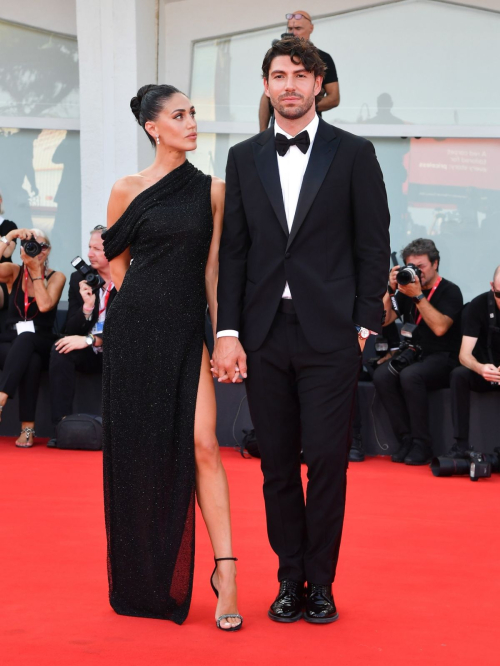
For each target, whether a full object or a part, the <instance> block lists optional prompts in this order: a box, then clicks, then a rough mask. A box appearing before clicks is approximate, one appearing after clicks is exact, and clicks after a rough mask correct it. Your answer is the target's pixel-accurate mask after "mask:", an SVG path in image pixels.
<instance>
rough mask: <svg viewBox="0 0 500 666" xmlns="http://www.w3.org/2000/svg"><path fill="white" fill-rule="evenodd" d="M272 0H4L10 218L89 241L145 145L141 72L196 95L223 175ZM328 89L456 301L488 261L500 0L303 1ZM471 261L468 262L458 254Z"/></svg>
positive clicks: (485, 273)
mask: <svg viewBox="0 0 500 666" xmlns="http://www.w3.org/2000/svg"><path fill="white" fill-rule="evenodd" d="M297 9H298V8H297V7H296V6H291V5H290V4H289V2H288V1H287V2H285V1H284V0H276V1H275V2H274V3H271V4H270V3H266V2H264V1H263V0H255V1H254V2H253V3H251V4H250V3H244V2H240V1H237V0H236V1H232V2H228V1H226V2H222V1H220V0H213V1H212V2H206V1H204V2H203V1H201V0H46V1H45V2H43V3H40V2H37V1H36V0H18V2H16V3H12V2H8V1H7V0H0V147H1V150H0V191H1V192H2V194H3V198H4V207H5V214H4V215H5V217H6V218H9V219H13V220H14V221H15V222H17V223H18V225H22V226H26V225H28V224H30V225H31V226H41V227H43V228H45V229H46V230H47V231H48V232H50V234H51V238H52V241H53V247H54V250H53V257H52V260H53V264H54V266H55V267H57V268H58V269H60V270H63V271H64V272H66V273H69V272H70V271H69V270H68V268H69V261H70V260H71V259H72V258H73V257H74V256H75V255H76V254H78V253H80V252H83V253H85V247H86V245H87V242H88V234H89V230H90V229H91V228H93V227H94V226H95V225H97V224H105V219H106V204H107V199H108V196H109V191H110V188H111V186H112V184H113V182H114V181H115V180H116V179H117V178H119V177H121V176H123V175H125V174H128V173H134V172H137V171H138V170H140V169H141V168H144V167H145V166H146V165H147V164H148V163H149V162H150V161H151V159H152V157H153V153H152V149H151V147H150V145H149V142H148V141H147V139H146V137H145V136H144V134H143V131H142V129H140V128H139V127H138V126H137V123H136V122H135V119H134V117H133V115H132V113H131V111H130V108H129V102H130V98H131V97H132V96H133V95H134V94H135V92H136V91H137V89H138V88H139V87H140V86H141V85H144V84H145V83H156V82H162V83H171V84H173V85H175V86H176V87H178V88H179V89H181V90H183V91H185V92H186V93H187V94H188V95H190V96H191V99H192V101H193V103H194V104H195V106H196V108H197V113H198V116H197V117H198V122H199V132H200V134H199V143H198V150H197V151H196V152H195V153H193V154H192V155H191V156H189V159H191V160H192V161H193V162H194V163H195V164H196V165H197V166H199V168H201V169H203V170H204V171H205V172H207V173H214V174H216V175H218V176H220V177H224V166H225V159H226V156H227V150H228V148H229V147H230V146H231V145H233V144H234V143H236V142H238V141H240V140H242V139H244V138H247V137H248V136H251V135H252V134H254V133H256V132H257V131H258V124H257V110H258V102H259V98H260V94H261V91H262V81H261V75H260V65H261V63H262V58H263V56H264V53H265V51H266V49H267V48H268V47H269V46H270V44H271V41H272V39H274V38H277V37H279V35H280V34H281V33H282V32H284V31H285V26H286V21H285V18H284V15H285V13H286V12H287V11H296V10H297ZM303 9H305V10H307V11H309V12H310V13H311V14H312V16H313V18H314V22H315V31H314V33H313V41H314V42H315V43H316V44H317V45H318V46H319V47H320V48H321V49H323V50H324V51H327V52H329V53H330V55H331V56H332V57H333V59H334V61H335V64H336V67H337V71H338V76H339V85H340V94H341V102H340V105H339V107H337V108H336V109H332V110H331V111H329V112H327V113H326V114H324V119H325V120H326V121H327V122H331V123H333V124H335V125H340V126H342V127H343V128H344V129H347V130H348V131H352V132H354V133H357V134H361V135H363V136H366V137H368V138H370V139H371V140H372V141H373V142H374V144H375V147H376V150H377V155H378V157H379V160H380V163H381V166H382V169H383V171H384V177H385V181H386V185H387V190H388V196H389V204H390V208H391V215H392V224H391V241H392V245H393V249H394V250H396V251H399V250H400V249H401V248H402V247H403V246H404V245H405V244H406V243H407V242H409V241H410V240H411V239H413V238H416V237H420V236H425V237H432V238H433V239H434V240H435V242H436V244H437V246H438V248H439V249H440V251H441V255H442V272H443V274H445V275H446V277H448V278H450V279H452V280H453V281H455V282H457V283H458V284H459V285H460V286H461V288H462V289H463V291H464V295H465V297H466V300H468V299H470V298H471V297H473V296H474V295H476V294H477V293H479V292H481V291H484V290H485V289H486V288H487V287H488V281H489V280H490V279H491V275H490V274H491V273H492V272H493V269H494V267H495V266H496V265H498V264H500V252H499V250H498V248H499V247H500V242H499V241H500V88H499V87H498V85H496V83H495V80H496V72H498V71H499V69H500V50H499V49H498V47H497V42H498V38H497V35H498V34H500V6H499V3H498V2H497V1H496V0H482V1H472V0H468V1H467V2H459V1H456V2H448V1H444V0H392V1H390V0H389V1H387V0H386V1H376V0H364V1H361V0H328V1H326V0H310V1H309V3H308V4H306V5H304V6H303ZM464 267H466V270H464Z"/></svg>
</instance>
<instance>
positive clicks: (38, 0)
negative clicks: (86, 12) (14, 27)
mask: <svg viewBox="0 0 500 666" xmlns="http://www.w3.org/2000/svg"><path fill="white" fill-rule="evenodd" d="M0 19H4V20H5V21H14V22H16V23H23V24H24V25H30V26H32V27H34V28H42V29H43V30H49V31H54V32H62V33H64V34H66V35H73V36H74V35H76V0H0Z"/></svg>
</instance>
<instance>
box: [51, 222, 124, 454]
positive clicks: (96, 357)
mask: <svg viewBox="0 0 500 666" xmlns="http://www.w3.org/2000/svg"><path fill="white" fill-rule="evenodd" d="M105 229H106V227H103V226H102V225H98V226H97V227H95V228H94V229H93V230H92V231H91V232H90V241H89V252H88V257H89V262H90V265H91V267H92V268H93V269H94V271H95V273H96V274H98V275H99V276H100V277H101V278H102V280H104V283H103V284H102V285H101V287H100V288H98V289H97V292H98V293H97V292H96V290H95V289H94V290H92V288H91V286H90V285H89V284H88V282H87V281H86V280H83V279H82V274H81V273H80V272H79V271H75V272H74V273H72V275H71V277H70V282H69V294H68V300H69V303H68V317H67V319H66V327H65V332H66V336H65V337H64V338H61V339H60V340H58V341H57V342H56V343H55V345H54V347H53V349H52V353H51V355H50V404H51V408H52V423H53V425H54V426H56V425H57V424H58V423H59V421H61V419H63V418H64V417H65V416H68V415H69V414H71V413H72V411H73V398H74V395H75V383H76V371H77V370H79V371H80V372H85V373H87V374H101V373H102V353H101V352H102V329H103V324H104V320H105V318H106V311H107V309H108V307H109V306H110V305H111V303H112V301H113V298H114V297H115V295H116V289H115V288H114V285H113V283H112V282H111V271H110V268H109V263H108V260H107V259H106V257H105V255H104V250H103V244H102V238H101V235H102V232H103V231H105ZM55 444H56V442H55V441H54V440H51V441H50V442H49V446H55Z"/></svg>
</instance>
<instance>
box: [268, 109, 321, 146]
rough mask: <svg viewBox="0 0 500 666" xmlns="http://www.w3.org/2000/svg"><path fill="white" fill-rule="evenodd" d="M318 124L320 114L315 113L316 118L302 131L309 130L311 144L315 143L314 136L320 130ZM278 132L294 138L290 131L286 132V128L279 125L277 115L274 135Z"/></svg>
mask: <svg viewBox="0 0 500 666" xmlns="http://www.w3.org/2000/svg"><path fill="white" fill-rule="evenodd" d="M318 125H319V116H318V114H317V113H316V114H314V118H313V119H312V120H311V122H310V123H309V125H307V126H306V127H304V129H303V130H301V131H302V132H307V133H308V134H309V141H310V142H311V146H312V144H313V143H314V138H315V136H316V132H317V131H318ZM276 132H281V133H282V134H284V135H285V136H286V138H287V139H291V138H292V135H291V134H288V132H285V130H284V129H281V127H280V126H279V125H278V122H277V120H276V117H275V121H274V135H275V136H276ZM299 134H300V132H299Z"/></svg>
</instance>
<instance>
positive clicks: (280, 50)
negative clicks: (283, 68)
mask: <svg viewBox="0 0 500 666" xmlns="http://www.w3.org/2000/svg"><path fill="white" fill-rule="evenodd" d="M283 55H284V56H290V59H291V61H292V62H293V63H294V64H296V65H299V64H300V63H302V65H303V66H304V69H305V70H306V72H312V73H313V74H314V76H315V77H316V76H321V77H323V78H324V77H325V72H326V66H325V63H324V62H323V61H322V60H321V58H320V56H319V53H318V49H317V48H316V47H315V46H314V44H313V43H312V42H309V41H306V40H305V39H302V38H301V37H295V36H294V35H290V37H283V39H280V40H279V41H277V42H276V43H275V44H273V45H272V46H271V48H270V49H269V51H268V52H267V53H266V55H265V56H264V61H263V62H262V77H263V78H264V79H267V80H269V70H270V68H271V63H272V61H273V60H274V58H277V57H278V56H283Z"/></svg>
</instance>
